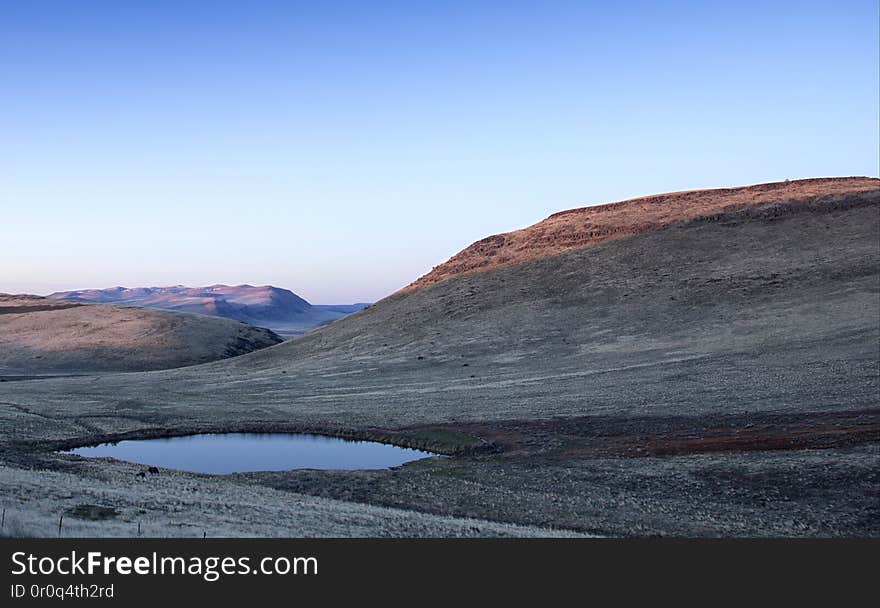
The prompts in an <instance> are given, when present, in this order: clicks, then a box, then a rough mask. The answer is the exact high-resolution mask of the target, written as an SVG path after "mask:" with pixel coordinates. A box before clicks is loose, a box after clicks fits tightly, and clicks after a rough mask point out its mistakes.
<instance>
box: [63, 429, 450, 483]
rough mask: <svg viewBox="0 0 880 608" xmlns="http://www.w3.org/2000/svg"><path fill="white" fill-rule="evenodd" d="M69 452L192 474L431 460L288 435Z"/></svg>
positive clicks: (397, 450)
mask: <svg viewBox="0 0 880 608" xmlns="http://www.w3.org/2000/svg"><path fill="white" fill-rule="evenodd" d="M65 453H67V454H78V455H80V456H87V457H96V456H110V457H112V458H116V459H118V460H126V461H129V462H137V463H140V464H147V465H153V466H157V467H165V468H168V469H178V470H181V471H193V472H196V473H242V472H246V471H284V470H287V469H324V470H333V469H342V470H352V469H385V468H388V467H394V466H398V465H401V464H403V463H405V462H410V461H413V460H419V459H421V458H427V457H429V456H434V454H432V453H430V452H422V451H420V450H411V449H409V448H401V447H397V446H394V445H386V444H384V443H376V442H373V441H348V440H345V439H339V438H336V437H323V436H321V435H304V434H290V433H223V434H203V435H187V436H183V437H168V438H163V439H138V440H125V441H120V442H118V443H103V444H101V445H96V446H91V447H82V448H76V449H73V450H69V451H68V452H65Z"/></svg>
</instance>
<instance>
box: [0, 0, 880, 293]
mask: <svg viewBox="0 0 880 608" xmlns="http://www.w3.org/2000/svg"><path fill="white" fill-rule="evenodd" d="M878 21H880V16H878V2H877V1H876V0H868V1H850V2H847V1H838V2H809V1H805V2H776V3H774V2H753V3H751V2H730V1H726V2H717V3H715V2H636V1H633V2H624V3H611V2H585V1H582V2H552V1H540V2H479V1H467V2H460V3H455V2H418V1H408V2H368V1H362V2H302V3H297V2H292V1H288V2H259V1H255V2H221V1H213V2H178V1H174V2H164V1H156V0H152V1H149V2H116V1H114V2H90V1H88V0H83V1H78V2H72V1H68V2H44V1H39V0H35V1H33V2H3V3H2V4H0V292H3V291H6V292H31V293H47V292H50V291H53V290H58V289H70V288H84V287H108V286H114V285H126V286H141V285H166V284H178V283H182V284H190V285H199V284H210V283H218V282H223V283H252V284H267V283H270V284H274V285H279V286H283V287H287V288H290V289H292V290H294V291H296V292H297V293H299V294H300V295H302V296H303V297H305V298H307V299H309V300H310V301H313V302H316V303H341V302H353V301H365V300H376V299H378V298H380V297H382V296H384V295H386V294H388V293H390V292H392V291H394V290H395V289H397V288H399V287H401V286H403V285H405V284H406V283H408V282H410V281H411V280H413V279H415V278H416V277H418V276H419V275H421V274H423V273H424V272H426V271H428V270H430V268H431V267H432V266H434V265H436V264H438V263H440V262H442V261H444V260H445V259H447V258H448V257H449V256H450V255H452V254H453V253H455V252H456V251H458V250H460V249H461V248H463V247H465V246H466V245H468V244H469V243H471V242H472V241H474V240H476V239H479V238H482V237H484V236H487V235H489V234H493V233H497V232H502V231H506V230H511V229H514V228H519V227H522V226H525V225H528V224H531V223H534V222H535V221H538V220H540V219H542V218H544V217H545V216H547V215H549V214H550V213H553V212H555V211H559V210H562V209H567V208H571V207H577V206H583V205H587V204H594V203H601V202H608V201H612V200H619V199H623V198H627V197H631V196H636V195H642V194H651V193H656V192H664V191H670V190H681V189H689V188H702V187H716V186H732V185H741V184H749V183H756V182H762V181H773V180H781V179H786V178H800V177H816V176H831V175H875V176H876V175H877V174H878V172H880V167H878V163H880V159H878V155H880V151H878V147H880V143H878V137H880V136H878V131H880V125H878V107H880V100H878V90H880V82H878V72H880V66H878V52H880V51H878V48H880V42H878Z"/></svg>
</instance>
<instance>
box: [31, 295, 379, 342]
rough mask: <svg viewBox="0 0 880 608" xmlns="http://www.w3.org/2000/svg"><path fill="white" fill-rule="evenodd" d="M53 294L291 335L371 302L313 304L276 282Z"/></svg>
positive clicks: (333, 319)
mask: <svg viewBox="0 0 880 608" xmlns="http://www.w3.org/2000/svg"><path fill="white" fill-rule="evenodd" d="M48 297H49V298H52V299H56V300H69V301H74V302H94V303H101V304H116V305H122V306H141V307H145V308H159V309H162V310H174V311H178V312H191V313H197V314H202V315H210V316H214V317H224V318H227V319H235V320H237V321H242V322H244V323H248V324H250V325H255V326H257V327H265V328H268V329H271V330H272V331H274V332H276V333H279V334H286V335H298V334H302V333H305V332H307V331H309V330H310V329H313V328H315V327H318V326H320V325H324V324H326V323H330V322H331V321H335V320H336V319H339V318H342V317H344V316H346V315H348V314H351V313H353V312H357V311H358V310H361V309H362V308H365V307H367V306H369V304H366V303H358V304H325V305H313V304H310V303H309V302H307V301H306V300H304V299H303V298H301V297H299V296H298V295H296V294H295V293H293V292H292V291H290V290H288V289H282V288H280V287H273V286H271V285H262V286H258V287H254V286H252V285H234V286H233V285H210V286H208V287H187V286H185V285H175V286H172V287H133V288H128V287H110V288H108V289H81V290H76V291H59V292H56V293H53V294H51V295H49V296H48Z"/></svg>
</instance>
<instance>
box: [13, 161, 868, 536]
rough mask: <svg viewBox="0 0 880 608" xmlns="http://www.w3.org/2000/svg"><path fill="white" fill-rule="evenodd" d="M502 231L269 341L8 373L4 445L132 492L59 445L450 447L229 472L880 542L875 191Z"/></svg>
mask: <svg viewBox="0 0 880 608" xmlns="http://www.w3.org/2000/svg"><path fill="white" fill-rule="evenodd" d="M731 197H733V198H731ZM689 201H690V202H689ZM691 203H693V204H691ZM588 217H590V218H593V219H589V220H587V219H586V218H588ZM597 218H611V219H607V220H605V219H603V220H601V222H604V223H601V225H600V221H599V219H597ZM651 218H653V219H651ZM657 218H660V219H657ZM663 218H665V219H663ZM551 228H552V229H551ZM608 235H612V236H608ZM496 240H497V241H498V243H500V244H499V245H498V246H497V247H495V246H492V247H487V246H486V245H485V243H484V244H483V245H480V244H475V245H473V246H471V247H469V248H468V249H466V250H465V253H462V254H459V255H457V256H454V257H453V258H452V260H458V262H456V263H455V264H451V265H449V264H448V265H441V266H440V267H438V268H442V269H443V270H442V271H440V272H437V271H435V272H434V273H432V274H429V275H428V276H427V277H425V278H423V279H422V280H419V281H416V282H415V284H414V285H413V286H411V287H409V288H407V289H404V290H402V291H400V292H398V293H395V294H393V295H391V296H389V297H387V298H385V299H384V300H382V301H380V302H377V303H376V304H374V305H372V306H370V307H369V308H368V309H366V310H364V311H362V312H360V313H358V314H356V315H352V316H349V317H346V318H345V319H341V320H339V321H338V322H336V323H333V324H331V325H328V326H325V327H321V328H319V329H317V330H315V331H313V332H310V333H309V334H307V335H305V336H303V337H301V338H298V339H295V340H290V341H287V342H285V343H283V344H280V345H278V346H276V347H274V348H271V349H265V350H259V351H256V352H253V353H250V354H247V355H244V356H242V357H236V358H232V359H229V360H225V361H218V362H214V363H209V364H206V365H200V366H195V367H188V368H180V369H174V370H167V371H163V372H156V373H150V374H131V375H125V377H115V376H114V377H107V378H102V379H101V382H94V381H93V380H92V379H87V378H64V379H48V380H41V381H39V382H16V383H4V384H3V385H0V401H2V402H3V403H6V404H10V407H9V408H7V409H0V416H2V417H3V418H2V424H0V429H2V431H0V448H2V447H3V446H12V442H13V440H14V441H15V448H14V450H13V448H12V447H9V448H8V449H9V450H10V452H9V453H10V454H13V455H15V458H17V459H18V460H19V461H21V462H24V463H26V464H27V466H32V463H33V462H34V461H39V462H40V463H42V465H41V466H43V467H45V468H47V469H52V468H58V469H61V468H63V470H65V471H71V472H76V474H77V475H82V476H85V477H94V476H96V475H98V474H100V476H101V479H118V481H116V482H114V483H117V484H119V485H120V487H122V486H123V485H124V484H125V483H126V479H127V478H126V477H125V476H126V475H130V473H127V471H128V470H129V469H126V468H125V465H121V464H120V465H112V464H103V465H102V468H101V470H100V473H98V472H96V470H95V468H94V466H95V465H91V464H89V463H83V462H81V461H77V460H75V459H72V458H66V459H65V458H62V457H60V456H57V455H48V454H47V453H45V450H46V449H47V448H46V446H61V445H74V444H76V443H82V442H88V441H96V440H99V439H104V440H107V439H113V438H118V437H120V436H126V437H136V436H155V435H161V434H168V433H172V432H173V433H183V432H190V433H192V432H210V431H231V430H236V431H243V430H254V431H313V432H314V431H317V432H323V433H329V434H339V435H343V436H345V437H353V438H378V439H382V440H385V441H391V442H395V443H399V444H402V445H409V446H414V447H425V448H429V449H434V450H437V451H440V452H444V453H447V454H452V455H454V457H453V458H448V459H428V460H424V461H420V462H418V463H413V464H412V465H406V466H404V467H401V468H399V469H396V470H394V471H382V472H375V471H373V472H358V471H352V472H332V473H327V474H324V473H319V472H313V471H286V472H274V473H263V474H252V475H241V476H238V477H236V481H235V483H243V484H244V483H247V484H253V486H255V487H256V486H259V487H261V488H265V487H269V488H272V489H274V490H280V491H282V492H283V493H285V495H289V496H293V497H296V496H300V495H302V494H310V495H313V496H320V497H323V498H332V499H335V500H342V501H346V504H351V503H352V502H354V503H368V504H371V505H379V506H383V507H395V508H403V509H409V510H414V511H418V512H421V513H430V514H433V515H443V516H456V517H475V518H481V519H489V520H494V521H498V522H507V523H516V524H519V525H528V526H543V527H552V528H555V529H565V530H573V531H579V532H590V533H598V534H611V535H624V536H642V535H654V534H660V535H687V536H719V535H720V536H880V510H878V509H880V508H878V503H877V500H876V497H877V493H878V490H880V478H878V475H877V471H878V470H880V467H878V465H880V453H878V446H880V403H878V394H880V352H878V343H880V180H877V179H869V178H838V179H820V180H799V181H792V182H781V183H776V184H764V185H759V186H749V187H745V188H735V189H724V190H708V191H699V192H690V193H675V194H669V195H660V196H657V197H647V198H642V199H635V200H633V201H628V202H622V203H615V204H613V205H606V206H596V207H590V208H586V209H584V210H575V211H573V212H562V213H559V214H556V215H554V216H552V217H551V218H549V219H548V220H546V221H545V222H542V223H539V224H537V225H536V226H535V227H532V228H526V229H524V230H523V231H518V232H517V233H514V234H513V235H512V236H511V235H505V236H504V237H503V238H500V239H496ZM493 242H494V241H493ZM502 258H504V259H502ZM462 261H464V262H462ZM459 262H462V263H461V264H459ZM465 262H466V263H465ZM432 275H433V276H432ZM121 402H122V403H125V404H126V407H129V408H132V411H136V412H137V413H136V414H127V415H125V416H122V415H120V414H119V412H118V407H119V404H120V403H121ZM86 418H87V420H88V422H87V423H85V422H83V420H84V419H86ZM29 446H30V447H29ZM40 450H44V452H40ZM9 458H12V456H9ZM29 474H32V475H36V474H37V473H29ZM47 474H48V473H47ZM113 475H117V476H118V477H115V478H114V477H113ZM188 479H189V483H191V484H192V486H193V487H197V486H198V487H200V488H202V490H201V491H204V492H206V493H210V492H213V491H214V490H213V486H211V485H208V482H207V481H203V480H198V479H195V478H188ZM212 483H214V482H212ZM223 483H226V482H223V481H217V482H216V485H218V486H221V485H222V484H223ZM228 483H232V482H231V481H230V482H228ZM58 500H62V499H60V498H57V497H56V498H52V497H51V496H47V498H46V500H45V504H46V505H52V504H55V502H53V501H58ZM140 500H142V499H141V498H140V497H139V496H132V497H130V498H125V497H123V496H121V497H119V498H118V502H119V505H120V509H122V508H128V507H127V506H126V505H129V506H131V508H134V506H133V505H138V504H141V503H140V502H139V501H140ZM279 500H280V499H279ZM41 504H43V503H41ZM155 508H156V509H157V510H161V508H162V507H160V506H157V507H155ZM46 509H49V507H46ZM191 509H192V511H191V512H184V511H179V512H178V511H174V512H173V513H172V512H170V511H169V512H167V513H166V512H163V513H164V515H163V516H164V517H169V518H172V519H174V520H175V521H176V520H180V521H191V520H193V519H197V518H198V517H200V516H203V515H204V512H203V511H200V510H199V509H198V508H197V507H192V508H191ZM56 510H57V509H56ZM48 512H54V511H50V510H47V513H48ZM246 513H247V511H246V509H245V508H244V507H243V508H242V510H241V511H240V512H239V513H234V512H230V514H229V522H231V523H229V524H228V525H231V526H234V525H235V524H234V522H235V521H236V518H237V517H243V516H246ZM331 519H332V518H331ZM328 521H329V520H328ZM331 523H332V522H331ZM331 523H328V527H329V526H330V525H331ZM316 533H320V531H318V532H316Z"/></svg>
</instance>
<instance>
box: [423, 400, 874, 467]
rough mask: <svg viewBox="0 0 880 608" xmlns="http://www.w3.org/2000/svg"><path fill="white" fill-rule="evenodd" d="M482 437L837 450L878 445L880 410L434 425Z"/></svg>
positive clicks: (571, 446)
mask: <svg viewBox="0 0 880 608" xmlns="http://www.w3.org/2000/svg"><path fill="white" fill-rule="evenodd" d="M431 428H432V429H439V428H450V429H451V428H455V429H456V430H457V431H459V432H465V433H469V434H471V435H474V436H476V437H480V438H481V439H482V440H483V441H484V442H485V443H486V444H488V445H492V446H494V447H495V448H496V450H497V451H500V452H502V453H504V454H508V455H516V456H521V455H526V454H541V455H543V456H547V457H565V458H570V457H572V456H575V457H577V456H629V457H639V456H666V455H682V454H699V453H707V452H747V451H764V450H802V449H823V448H839V447H845V446H851V445H859V444H863V443H876V442H880V410H857V411H847V412H811V413H804V414H742V415H735V416H662V417H642V418H616V417H606V416H584V417H578V418H558V419H553V420H539V421H505V422H500V423H493V424H489V423H486V424H464V425H457V426H455V427H453V426H451V425H445V426H442V427H440V426H438V427H431Z"/></svg>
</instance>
